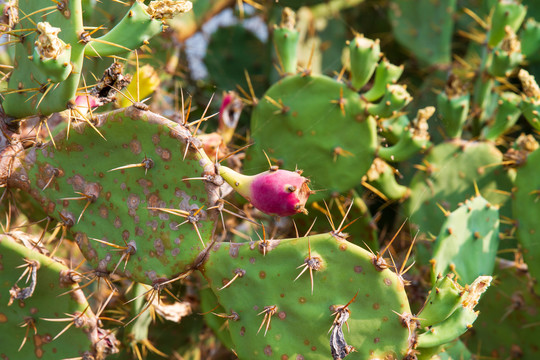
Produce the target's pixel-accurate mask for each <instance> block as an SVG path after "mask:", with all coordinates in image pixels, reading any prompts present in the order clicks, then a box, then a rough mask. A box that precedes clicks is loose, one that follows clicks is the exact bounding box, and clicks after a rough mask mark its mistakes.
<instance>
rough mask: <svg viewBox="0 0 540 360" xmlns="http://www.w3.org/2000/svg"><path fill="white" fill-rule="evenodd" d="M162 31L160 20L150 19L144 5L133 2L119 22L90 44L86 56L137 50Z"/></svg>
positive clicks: (85, 52)
mask: <svg viewBox="0 0 540 360" xmlns="http://www.w3.org/2000/svg"><path fill="white" fill-rule="evenodd" d="M162 29H163V25H162V23H161V21H160V20H156V19H154V18H152V16H150V15H149V14H148V12H147V11H146V5H144V3H142V2H140V1H135V2H134V3H133V5H132V6H131V8H130V9H129V10H128V11H127V13H126V15H125V16H124V18H123V19H122V20H120V22H119V23H118V24H117V25H116V26H115V27H114V28H112V29H111V31H109V32H108V33H106V34H105V35H103V36H102V37H100V38H98V39H95V40H93V41H91V42H90V45H88V46H87V47H86V49H85V51H84V54H85V55H86V56H111V55H118V54H123V53H126V52H128V51H131V50H133V49H137V48H138V47H140V46H141V45H142V44H143V43H144V42H146V41H148V40H149V39H150V38H151V37H153V36H154V35H156V34H159V33H160V32H161V31H162Z"/></svg>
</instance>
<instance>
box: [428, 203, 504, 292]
mask: <svg viewBox="0 0 540 360" xmlns="http://www.w3.org/2000/svg"><path fill="white" fill-rule="evenodd" d="M498 247H499V209H498V208H497V207H496V206H492V205H491V204H490V203H488V202H487V201H486V200H485V199H484V198H483V197H481V196H476V197H475V198H473V199H471V200H466V201H465V203H464V204H462V205H461V206H460V207H458V208H457V209H456V210H454V211H453V212H452V213H451V214H449V215H448V216H447V217H446V220H445V222H444V224H443V225H442V227H441V232H440V233H439V236H438V237H437V240H435V245H434V248H433V269H432V270H433V271H432V273H431V278H432V280H433V282H435V279H436V278H437V276H438V275H439V274H442V275H446V274H448V273H450V272H455V273H456V274H457V276H458V278H457V281H458V282H459V283H460V284H462V285H465V284H470V283H472V282H473V281H474V280H475V279H476V278H477V277H478V276H480V275H491V274H492V272H493V267H494V266H495V257H496V255H497V249H498Z"/></svg>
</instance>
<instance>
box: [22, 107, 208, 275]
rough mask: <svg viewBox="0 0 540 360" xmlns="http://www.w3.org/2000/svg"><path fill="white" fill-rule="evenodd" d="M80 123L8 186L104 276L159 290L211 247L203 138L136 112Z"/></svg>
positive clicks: (26, 163)
mask: <svg viewBox="0 0 540 360" xmlns="http://www.w3.org/2000/svg"><path fill="white" fill-rule="evenodd" d="M79 125H80V126H75V127H74V128H73V129H71V130H70V133H69V137H68V134H67V131H68V130H67V129H66V130H65V131H64V132H63V133H61V134H59V135H58V136H57V137H56V139H55V140H54V142H53V141H51V142H49V143H47V144H46V145H44V146H43V147H42V148H32V149H31V150H30V151H29V152H28V153H27V154H26V157H25V158H24V159H22V160H21V163H20V166H19V167H18V168H17V169H16V170H15V171H17V174H18V175H16V176H15V177H12V179H11V181H12V184H11V185H12V186H15V187H19V188H21V189H24V190H25V191H26V192H27V193H28V194H30V195H31V196H32V197H33V200H34V201H36V202H37V203H38V204H39V205H40V206H41V207H42V208H43V209H44V210H45V211H46V212H47V214H49V215H50V216H52V217H55V218H56V219H57V220H58V221H60V222H61V223H62V226H63V227H65V229H66V231H67V230H69V232H70V233H71V234H73V236H74V239H75V241H76V242H77V244H78V245H79V247H80V248H81V250H82V252H83V254H84V255H85V257H86V258H87V260H88V261H89V263H90V264H91V265H92V267H93V268H94V269H95V270H96V271H97V272H98V273H100V274H102V275H103V276H107V275H108V274H109V273H111V272H123V273H125V274H126V275H127V276H128V277H130V278H132V279H133V280H135V281H139V282H146V283H150V284H152V283H155V282H159V281H163V280H166V279H171V278H173V277H174V275H176V274H178V273H181V272H185V271H187V270H188V269H190V268H192V267H194V266H196V264H197V263H198V262H199V261H201V258H202V257H203V256H204V253H205V251H207V250H208V249H209V247H210V246H211V244H212V243H213V241H214V240H213V238H212V235H213V229H214V217H215V215H214V214H213V213H212V210H211V209H209V208H211V207H212V206H214V202H215V200H216V199H217V193H216V186H217V185H216V184H214V183H213V181H214V180H216V181H217V180H218V179H216V178H215V171H214V164H213V163H212V162H211V161H210V160H209V159H208V158H207V157H206V155H205V154H204V152H203V151H201V150H199V149H198V146H201V145H200V143H198V142H197V139H195V138H193V137H192V136H191V134H190V132H189V131H188V130H187V129H186V128H185V127H183V126H182V125H180V124H177V123H174V122H171V121H169V120H167V119H165V118H163V117H161V116H159V115H156V114H154V113H152V112H149V111H144V110H141V109H139V108H137V107H129V108H125V109H121V110H118V111H115V112H111V113H106V114H102V115H99V117H98V118H97V123H96V125H95V126H90V125H88V124H87V123H82V124H79ZM89 154H92V158H90V157H89ZM94 159H99V160H98V161H95V160H94Z"/></svg>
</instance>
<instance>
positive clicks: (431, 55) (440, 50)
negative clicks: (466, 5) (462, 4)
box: [389, 0, 456, 65]
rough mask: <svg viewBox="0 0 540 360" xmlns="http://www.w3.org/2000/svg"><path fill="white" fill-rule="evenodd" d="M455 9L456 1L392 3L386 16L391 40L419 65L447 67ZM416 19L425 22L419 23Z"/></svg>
mask: <svg viewBox="0 0 540 360" xmlns="http://www.w3.org/2000/svg"><path fill="white" fill-rule="evenodd" d="M455 9H456V0H450V1H433V0H393V1H391V3H390V10H389V15H390V21H391V24H392V28H393V33H394V36H395V37H396V39H397V41H399V42H400V43H401V44H402V45H403V46H405V47H406V48H407V49H408V50H409V51H410V52H411V53H413V54H414V55H415V56H416V57H417V58H418V59H419V60H420V61H422V62H424V63H426V64H428V65H435V64H448V63H449V62H450V52H451V46H450V45H451V41H452V32H453V29H454V21H453V19H452V14H453V13H454V12H455ZM419 16H422V17H425V19H427V20H428V21H419Z"/></svg>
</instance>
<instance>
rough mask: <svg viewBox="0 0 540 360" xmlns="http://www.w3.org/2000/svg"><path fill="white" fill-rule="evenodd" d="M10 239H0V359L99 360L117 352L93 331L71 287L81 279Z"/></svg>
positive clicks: (90, 316)
mask: <svg viewBox="0 0 540 360" xmlns="http://www.w3.org/2000/svg"><path fill="white" fill-rule="evenodd" d="M12 235H13V236H10V235H5V234H3V235H0V250H1V252H0V253H1V256H0V278H1V279H2V280H1V281H0V330H1V331H2V334H3V335H2V337H1V338H0V355H1V356H2V357H3V358H6V359H33V358H38V359H58V358H74V357H78V356H87V357H88V356H94V357H95V358H96V359H103V358H104V357H105V356H106V355H108V354H110V353H111V352H115V351H117V349H116V345H115V339H114V335H110V334H107V332H105V331H103V330H102V329H100V328H99V325H100V324H99V320H98V318H97V317H96V315H94V313H93V312H92V310H91V309H90V308H89V305H88V302H87V300H86V298H85V296H84V294H83V292H82V291H81V290H79V289H76V287H75V285H77V282H78V281H80V280H81V275H79V274H78V273H76V272H74V271H71V270H70V269H69V268H67V267H66V266H65V265H64V264H62V263H60V262H57V261H55V260H53V259H51V258H50V257H48V256H46V255H45V254H41V253H40V252H38V250H37V249H39V246H37V248H34V249H30V248H27V247H26V246H24V245H22V244H20V243H18V242H17V241H16V237H17V235H16V233H14V234H12ZM30 246H32V245H30ZM66 339H69V341H66Z"/></svg>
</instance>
